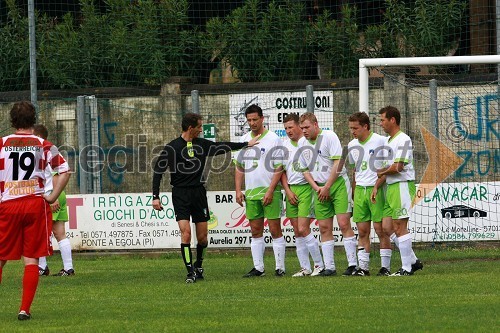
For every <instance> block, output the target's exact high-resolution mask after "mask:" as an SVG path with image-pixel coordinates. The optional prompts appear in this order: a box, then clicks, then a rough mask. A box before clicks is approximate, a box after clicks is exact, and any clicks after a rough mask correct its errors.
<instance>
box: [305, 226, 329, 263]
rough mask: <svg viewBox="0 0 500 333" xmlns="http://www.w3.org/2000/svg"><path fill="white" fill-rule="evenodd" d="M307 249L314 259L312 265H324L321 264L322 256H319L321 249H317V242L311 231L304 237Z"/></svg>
mask: <svg viewBox="0 0 500 333" xmlns="http://www.w3.org/2000/svg"><path fill="white" fill-rule="evenodd" d="M305 241H306V245H307V249H308V250H309V253H310V254H311V257H312V259H313V261H314V266H319V267H321V268H323V267H325V266H324V265H323V258H322V257H321V251H320V250H319V242H318V240H317V239H316V237H314V235H313V234H312V233H310V234H309V235H307V236H306V237H305Z"/></svg>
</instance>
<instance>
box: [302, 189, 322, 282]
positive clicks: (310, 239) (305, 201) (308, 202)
mask: <svg viewBox="0 0 500 333" xmlns="http://www.w3.org/2000/svg"><path fill="white" fill-rule="evenodd" d="M297 193H298V197H299V204H298V213H297V215H298V228H299V235H300V237H302V238H303V239H304V244H305V246H306V247H307V250H308V252H309V253H310V254H311V257H312V259H313V262H314V270H313V272H314V271H315V272H316V273H315V275H317V274H319V273H320V272H321V271H323V269H324V268H325V265H324V264H323V258H322V256H321V251H320V249H319V242H318V240H317V239H316V238H315V237H314V235H313V234H312V233H311V218H310V216H312V212H311V207H313V204H314V202H313V190H312V188H311V186H310V185H309V184H306V185H297ZM313 209H314V207H313ZM307 262H308V263H309V256H307ZM309 267H310V266H309Z"/></svg>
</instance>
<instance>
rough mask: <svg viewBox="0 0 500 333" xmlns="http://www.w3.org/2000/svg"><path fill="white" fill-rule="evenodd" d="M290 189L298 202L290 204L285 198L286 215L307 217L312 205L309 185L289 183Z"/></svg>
mask: <svg viewBox="0 0 500 333" xmlns="http://www.w3.org/2000/svg"><path fill="white" fill-rule="evenodd" d="M290 190H292V192H293V193H295V194H296V195H297V197H298V198H299V203H298V204H297V205H292V204H291V203H290V202H288V197H287V198H286V217H290V218H293V217H309V216H310V213H311V207H312V206H313V200H312V198H313V197H312V192H313V190H312V187H311V185H309V184H304V185H290Z"/></svg>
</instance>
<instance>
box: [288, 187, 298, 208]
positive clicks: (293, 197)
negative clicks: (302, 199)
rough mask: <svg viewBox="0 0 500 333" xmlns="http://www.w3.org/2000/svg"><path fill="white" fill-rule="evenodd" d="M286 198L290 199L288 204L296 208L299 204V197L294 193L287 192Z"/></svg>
mask: <svg viewBox="0 0 500 333" xmlns="http://www.w3.org/2000/svg"><path fill="white" fill-rule="evenodd" d="M286 197H287V198H288V202H289V203H290V204H292V205H294V206H297V205H298V204H299V197H298V196H297V194H295V193H293V192H292V191H290V190H288V191H286Z"/></svg>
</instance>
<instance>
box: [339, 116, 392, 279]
mask: <svg viewBox="0 0 500 333" xmlns="http://www.w3.org/2000/svg"><path fill="white" fill-rule="evenodd" d="M349 129H350V130H351V133H352V135H353V136H354V139H353V140H352V141H351V142H349V144H348V146H347V147H348V160H349V164H350V165H351V166H353V167H354V168H355V170H354V176H353V188H354V192H353V201H354V204H353V216H352V219H353V221H354V222H355V223H356V226H357V227H358V232H359V240H358V262H359V267H358V268H357V269H356V271H355V272H354V274H353V275H358V276H366V275H370V268H369V266H370V231H371V221H373V228H374V229H375V232H376V233H377V236H378V238H379V240H380V258H381V261H382V268H381V269H380V271H379V273H378V274H377V275H385V276H387V275H390V268H391V255H392V249H391V240H390V238H389V235H387V234H386V233H385V232H384V229H383V228H382V226H383V224H384V223H386V224H387V223H389V224H392V220H391V219H383V217H384V204H385V196H384V193H383V191H380V192H378V194H377V195H376V197H375V198H374V199H375V202H372V201H371V194H372V191H373V188H374V186H375V185H378V186H380V183H382V182H383V179H382V178H381V179H380V180H379V178H378V177H377V170H378V169H380V168H382V167H383V166H384V164H385V163H384V162H385V159H386V156H385V155H386V153H387V151H386V150H385V149H384V146H385V143H386V138H385V137H383V136H381V135H378V134H377V133H373V132H372V131H371V130H370V118H369V117H368V115H367V114H366V113H364V112H356V113H354V114H353V115H351V116H350V117H349ZM377 181H379V184H377ZM388 227H391V225H389V226H386V228H385V229H387V228H388Z"/></svg>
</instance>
